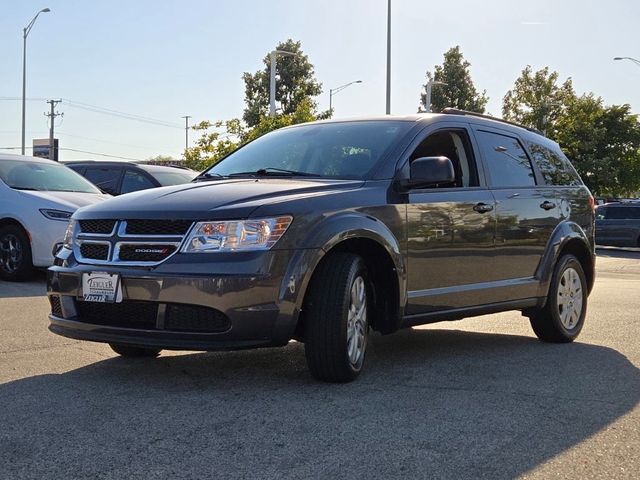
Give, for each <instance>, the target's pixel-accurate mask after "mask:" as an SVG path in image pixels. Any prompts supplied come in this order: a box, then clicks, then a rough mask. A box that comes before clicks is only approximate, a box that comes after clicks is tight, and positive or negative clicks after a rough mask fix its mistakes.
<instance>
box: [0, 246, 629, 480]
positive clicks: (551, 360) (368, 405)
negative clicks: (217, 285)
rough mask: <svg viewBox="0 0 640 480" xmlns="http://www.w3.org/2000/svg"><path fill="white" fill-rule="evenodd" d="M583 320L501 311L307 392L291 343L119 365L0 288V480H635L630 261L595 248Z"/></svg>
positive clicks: (28, 290)
mask: <svg viewBox="0 0 640 480" xmlns="http://www.w3.org/2000/svg"><path fill="white" fill-rule="evenodd" d="M597 270H598V277H597V280H596V285H595V287H594V291H593V294H592V295H591V297H590V303H589V310H588V313H587V320H586V324H585V327H584V330H583V331H582V334H581V335H580V337H579V338H578V341H576V342H575V343H572V344H563V345H556V344H543V343H541V342H539V341H537V340H536V338H535V337H534V335H533V332H532V331H531V329H530V327H529V323H528V320H527V319H525V318H524V317H522V316H521V315H520V314H519V313H518V312H509V313H503V314H498V315H489V316H484V317H478V318H474V319H468V320H464V321H459V322H445V323H439V324H435V325H431V326H428V327H420V328H416V329H412V330H405V331H401V332H398V333H396V334H394V335H391V336H384V337H382V336H379V335H375V336H374V337H373V339H372V342H371V349H370V350H369V352H368V358H367V365H366V369H365V372H364V373H363V375H361V377H360V378H359V379H358V380H357V381H355V382H354V383H351V384H346V385H335V384H323V383H318V382H316V381H314V380H313V379H312V377H311V376H310V374H309V373H308V372H307V370H306V367H305V361H304V351H303V347H302V345H301V344H298V343H295V342H291V343H290V344H289V345H288V346H287V347H285V348H281V349H261V350H252V351H238V352H225V353H197V352H195V353H194V352H163V354H162V355H161V356H160V357H159V358H157V359H136V360H135V361H133V360H125V359H122V358H118V357H117V356H116V355H115V354H114V353H113V352H112V351H111V350H110V349H109V347H108V346H105V345H102V344H94V343H85V342H78V341H74V340H68V339H64V338H62V337H58V336H55V335H53V334H51V333H49V332H48V330H47V324H48V321H47V313H48V302H47V300H46V297H45V296H44V290H45V287H44V276H43V275H41V276H39V277H38V278H37V279H36V280H34V281H33V282H29V283H26V284H9V283H4V282H0V478H7V479H22V478H37V479H41V478H52V479H54V478H55V479H60V478H100V479H122V478H133V477H135V478H335V477H342V478H390V477H391V478H491V479H495V478H514V477H521V478H545V479H546V478H576V479H585V478H638V472H640V406H639V403H638V402H639V401H640V370H639V367H640V340H639V339H640V252H628V251H627V252H625V251H621V250H615V249H599V250H598V260H597Z"/></svg>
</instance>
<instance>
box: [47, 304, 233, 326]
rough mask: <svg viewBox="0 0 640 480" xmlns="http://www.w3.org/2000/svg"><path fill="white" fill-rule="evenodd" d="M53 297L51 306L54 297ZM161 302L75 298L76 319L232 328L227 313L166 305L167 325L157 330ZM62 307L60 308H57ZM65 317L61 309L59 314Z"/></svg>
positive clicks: (95, 322)
mask: <svg viewBox="0 0 640 480" xmlns="http://www.w3.org/2000/svg"><path fill="white" fill-rule="evenodd" d="M50 298H51V308H52V310H53V309H54V308H55V307H54V300H53V299H54V298H56V299H57V301H58V305H59V303H60V300H59V299H58V297H50ZM158 305H160V304H158V303H154V302H139V301H132V300H125V301H124V302H122V303H95V302H83V301H80V300H77V301H76V310H77V313H78V316H77V318H76V320H77V321H79V322H83V323H90V324H93V325H103V326H108V327H119V328H134V329H141V330H166V331H173V332H185V333H188V332H192V333H222V332H226V331H227V330H229V329H230V328H231V321H230V320H229V317H227V316H226V315H225V314H224V313H222V312H220V311H218V310H215V309H213V308H207V307H201V306H197V305H182V304H177V303H168V304H166V310H165V317H164V327H162V328H160V329H158V327H157V316H158ZM57 308H59V307H57ZM54 315H56V316H60V317H61V316H62V309H60V312H59V315H57V314H56V313H54Z"/></svg>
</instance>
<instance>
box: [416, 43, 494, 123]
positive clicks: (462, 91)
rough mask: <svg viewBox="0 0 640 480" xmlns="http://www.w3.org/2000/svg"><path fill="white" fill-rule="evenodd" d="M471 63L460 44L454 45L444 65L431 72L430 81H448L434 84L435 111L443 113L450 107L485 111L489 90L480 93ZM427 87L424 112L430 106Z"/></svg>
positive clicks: (428, 73)
mask: <svg viewBox="0 0 640 480" xmlns="http://www.w3.org/2000/svg"><path fill="white" fill-rule="evenodd" d="M470 66H471V64H470V63H469V62H468V61H467V60H465V58H464V56H463V55H462V52H461V51H460V46H455V47H453V48H450V49H449V50H448V51H446V52H445V54H444V61H443V62H442V65H435V66H434V67H433V73H431V72H429V71H428V72H427V75H426V77H427V82H429V81H432V80H435V81H438V82H445V83H446V85H437V86H433V88H432V90H431V111H433V112H441V111H442V110H443V109H444V108H446V107H453V108H459V109H461V110H469V111H472V112H478V113H484V111H485V107H486V105H487V102H488V101H489V98H488V97H487V95H486V93H487V91H486V90H483V91H482V92H481V93H478V91H477V90H476V87H475V85H474V84H473V80H472V79H471V73H469V67H470ZM426 88H427V85H426V84H425V85H423V90H424V91H423V92H422V93H421V94H420V109H419V110H420V111H422V110H424V109H426V107H427V105H426V96H427V94H426Z"/></svg>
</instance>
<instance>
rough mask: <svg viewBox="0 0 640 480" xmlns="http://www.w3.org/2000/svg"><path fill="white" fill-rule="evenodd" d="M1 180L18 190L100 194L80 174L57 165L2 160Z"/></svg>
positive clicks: (0, 162)
mask: <svg viewBox="0 0 640 480" xmlns="http://www.w3.org/2000/svg"><path fill="white" fill-rule="evenodd" d="M0 178H1V179H2V181H3V182H4V183H6V184H7V185H8V186H9V187H11V188H14V189H16V190H41V191H49V192H83V193H100V190H98V189H97V188H96V187H95V186H93V185H92V184H91V183H90V182H89V181H88V180H85V179H84V177H82V176H81V175H80V174H78V173H76V172H74V171H73V170H71V169H70V168H67V167H65V166H64V165H59V164H56V163H45V162H31V161H29V162H23V161H20V160H2V161H0Z"/></svg>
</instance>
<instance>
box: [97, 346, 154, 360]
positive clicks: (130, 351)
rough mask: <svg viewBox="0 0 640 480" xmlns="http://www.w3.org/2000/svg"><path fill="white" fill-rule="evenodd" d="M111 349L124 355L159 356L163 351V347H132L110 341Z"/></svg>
mask: <svg viewBox="0 0 640 480" xmlns="http://www.w3.org/2000/svg"><path fill="white" fill-rule="evenodd" d="M109 346H110V347H111V349H112V350H113V351H114V352H116V353H117V354H118V355H122V356H123V357H129V358H131V357H157V356H158V355H160V352H161V351H162V349H161V348H146V347H132V346H130V345H122V344H121V343H110V344H109Z"/></svg>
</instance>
